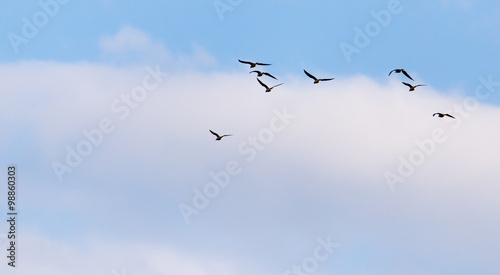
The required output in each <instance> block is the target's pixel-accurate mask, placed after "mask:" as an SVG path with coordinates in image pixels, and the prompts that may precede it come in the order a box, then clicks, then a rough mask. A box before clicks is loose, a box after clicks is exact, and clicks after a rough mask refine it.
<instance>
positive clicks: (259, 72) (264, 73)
mask: <svg viewBox="0 0 500 275" xmlns="http://www.w3.org/2000/svg"><path fill="white" fill-rule="evenodd" d="M251 73H257V77H260V76H263V75H267V76H269V77H272V78H274V79H276V80H278V79H277V78H276V77H274V76H272V75H271V74H270V73H266V72H261V71H251V72H249V74H251Z"/></svg>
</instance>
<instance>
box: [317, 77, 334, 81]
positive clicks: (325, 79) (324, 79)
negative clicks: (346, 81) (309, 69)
mask: <svg viewBox="0 0 500 275" xmlns="http://www.w3.org/2000/svg"><path fill="white" fill-rule="evenodd" d="M334 79H335V78H322V79H320V81H329V80H334Z"/></svg>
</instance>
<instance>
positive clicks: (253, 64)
mask: <svg viewBox="0 0 500 275" xmlns="http://www.w3.org/2000/svg"><path fill="white" fill-rule="evenodd" d="M238 61H239V62H241V63H244V64H249V65H250V68H253V67H255V66H257V65H262V66H269V65H271V64H265V63H259V62H255V63H254V62H250V61H243V60H239V59H238Z"/></svg>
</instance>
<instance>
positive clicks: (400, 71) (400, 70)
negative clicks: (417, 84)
mask: <svg viewBox="0 0 500 275" xmlns="http://www.w3.org/2000/svg"><path fill="white" fill-rule="evenodd" d="M392 72H395V73H403V74H404V75H406V77H408V78H409V79H411V80H413V78H411V76H410V75H409V74H408V73H407V72H406V71H405V70H404V69H394V70H392V71H391V72H390V73H389V75H391V74H392Z"/></svg>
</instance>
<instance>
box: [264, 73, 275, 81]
mask: <svg viewBox="0 0 500 275" xmlns="http://www.w3.org/2000/svg"><path fill="white" fill-rule="evenodd" d="M263 74H265V75H267V76H269V77H272V78H274V79H276V80H278V79H277V78H276V77H274V76H272V75H271V74H270V73H263Z"/></svg>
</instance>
